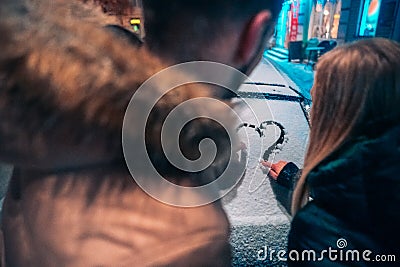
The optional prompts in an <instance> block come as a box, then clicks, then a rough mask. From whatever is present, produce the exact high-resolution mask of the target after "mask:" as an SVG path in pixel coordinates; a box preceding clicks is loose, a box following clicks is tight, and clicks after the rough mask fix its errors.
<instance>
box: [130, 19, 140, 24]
mask: <svg viewBox="0 0 400 267" xmlns="http://www.w3.org/2000/svg"><path fill="white" fill-rule="evenodd" d="M130 23H131V25H134V24H140V19H131V21H130Z"/></svg>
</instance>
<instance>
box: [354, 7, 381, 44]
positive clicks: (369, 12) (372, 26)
mask: <svg viewBox="0 0 400 267" xmlns="http://www.w3.org/2000/svg"><path fill="white" fill-rule="evenodd" d="M380 7H381V0H364V5H363V9H362V15H361V21H360V28H359V32H358V35H359V36H375V35H376V27H377V25H378V17H379V10H380Z"/></svg>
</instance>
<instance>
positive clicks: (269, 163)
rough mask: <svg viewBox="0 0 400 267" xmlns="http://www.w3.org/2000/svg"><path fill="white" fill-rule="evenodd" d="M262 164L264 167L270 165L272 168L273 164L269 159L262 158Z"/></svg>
mask: <svg viewBox="0 0 400 267" xmlns="http://www.w3.org/2000/svg"><path fill="white" fill-rule="evenodd" d="M260 163H261V165H263V166H264V167H268V168H272V166H273V164H272V163H271V162H269V161H266V160H261V161H260Z"/></svg>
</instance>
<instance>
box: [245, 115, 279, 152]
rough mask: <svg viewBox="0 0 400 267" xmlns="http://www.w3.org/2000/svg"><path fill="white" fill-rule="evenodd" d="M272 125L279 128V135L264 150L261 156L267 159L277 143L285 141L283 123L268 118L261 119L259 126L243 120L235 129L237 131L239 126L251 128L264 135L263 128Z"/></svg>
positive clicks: (261, 135)
mask: <svg viewBox="0 0 400 267" xmlns="http://www.w3.org/2000/svg"><path fill="white" fill-rule="evenodd" d="M272 125H275V126H277V127H278V129H279V130H280V133H279V137H278V138H277V139H276V140H275V141H274V143H273V144H272V145H270V146H269V147H268V148H267V149H266V150H265V151H264V154H263V157H262V158H263V159H264V160H268V157H269V155H270V154H271V153H272V152H273V151H274V150H275V149H276V148H277V147H278V146H279V145H283V143H284V141H285V133H286V131H285V127H283V125H282V124H280V123H279V122H276V121H271V120H269V121H263V122H262V123H261V124H260V126H256V125H254V124H249V123H247V122H245V123H242V124H240V125H239V126H238V127H237V131H239V130H240V128H243V127H248V128H253V129H254V130H255V131H256V132H257V133H258V134H259V136H260V137H263V136H265V135H264V130H265V129H267V127H268V126H272Z"/></svg>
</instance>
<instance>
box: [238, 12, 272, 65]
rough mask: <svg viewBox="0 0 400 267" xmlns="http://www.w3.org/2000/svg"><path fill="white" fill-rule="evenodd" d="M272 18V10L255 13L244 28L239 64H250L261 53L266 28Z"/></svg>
mask: <svg viewBox="0 0 400 267" xmlns="http://www.w3.org/2000/svg"><path fill="white" fill-rule="evenodd" d="M271 19H272V15H271V12H269V11H268V10H263V11H261V12H259V13H258V14H257V15H255V16H254V17H253V18H252V19H251V20H250V21H249V23H248V24H247V25H246V27H245V28H244V29H243V31H242V34H241V38H240V42H239V47H238V49H237V53H236V59H235V61H236V63H237V64H238V65H239V66H245V65H250V64H251V61H252V60H254V59H255V58H256V57H257V55H258V54H259V53H260V51H259V50H260V48H261V47H262V44H261V42H264V34H265V29H266V27H267V26H268V23H269V22H270V21H271Z"/></svg>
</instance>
